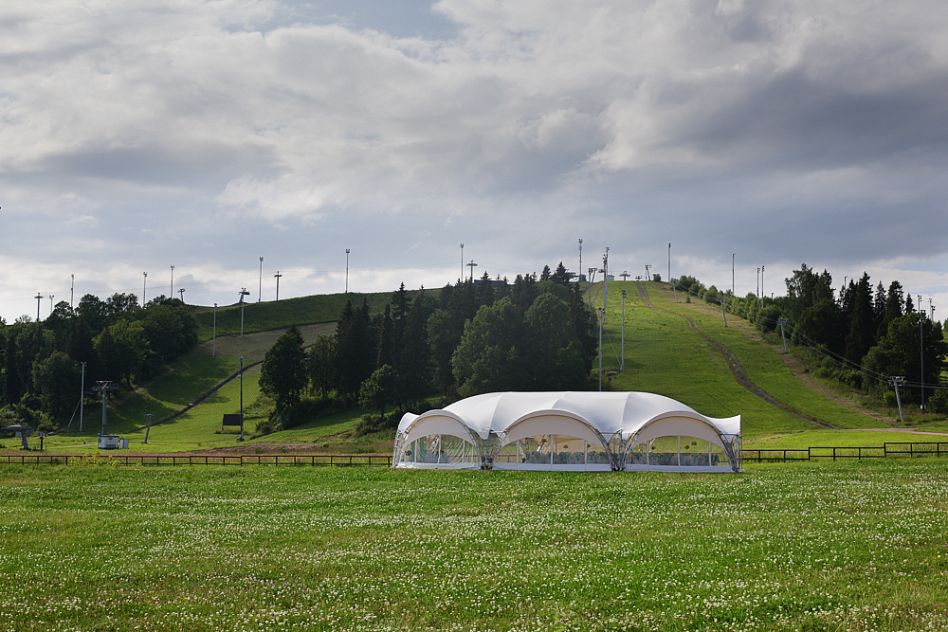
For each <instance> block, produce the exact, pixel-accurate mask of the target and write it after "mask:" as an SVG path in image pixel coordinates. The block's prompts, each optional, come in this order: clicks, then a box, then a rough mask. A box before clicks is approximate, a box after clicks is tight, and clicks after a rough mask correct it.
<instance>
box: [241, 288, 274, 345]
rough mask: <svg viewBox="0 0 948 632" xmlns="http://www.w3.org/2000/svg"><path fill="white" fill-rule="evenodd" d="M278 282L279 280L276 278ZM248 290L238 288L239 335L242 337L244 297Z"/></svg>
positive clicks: (248, 293)
mask: <svg viewBox="0 0 948 632" xmlns="http://www.w3.org/2000/svg"><path fill="white" fill-rule="evenodd" d="M277 283H279V280H277ZM249 295H250V292H248V291H247V288H245V287H242V288H240V337H241V338H243V337H244V297H245V296H249Z"/></svg>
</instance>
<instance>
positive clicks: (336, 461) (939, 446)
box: [0, 441, 948, 467]
mask: <svg viewBox="0 0 948 632" xmlns="http://www.w3.org/2000/svg"><path fill="white" fill-rule="evenodd" d="M923 456H935V457H941V456H948V442H941V441H940V442H912V443H909V442H904V443H884V444H883V445H881V446H862V447H816V448H798V449H787V450H774V449H767V450H742V451H741V457H742V458H743V460H744V461H745V462H752V463H774V462H782V463H788V462H793V461H822V460H833V461H837V460H843V459H889V458H914V457H923ZM95 462H97V463H98V464H100V465H113V464H114V465H161V466H173V465H309V466H325V467H330V466H341V467H354V466H376V467H383V466H384V467H391V465H392V457H391V456H379V455H368V454H308V455H293V454H241V455H216V456H210V455H182V456H175V455H160V456H159V455H146V454H139V455H122V454H117V453H105V454H103V453H101V452H100V453H99V454H98V455H90V454H87V455H66V454H36V453H30V452H23V453H22V454H0V464H4V463H8V464H17V465H39V464H49V465H69V464H74V465H75V464H82V463H95Z"/></svg>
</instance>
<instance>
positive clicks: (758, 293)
mask: <svg viewBox="0 0 948 632" xmlns="http://www.w3.org/2000/svg"><path fill="white" fill-rule="evenodd" d="M843 285H846V283H845V282H843ZM757 302H758V303H760V266H757Z"/></svg>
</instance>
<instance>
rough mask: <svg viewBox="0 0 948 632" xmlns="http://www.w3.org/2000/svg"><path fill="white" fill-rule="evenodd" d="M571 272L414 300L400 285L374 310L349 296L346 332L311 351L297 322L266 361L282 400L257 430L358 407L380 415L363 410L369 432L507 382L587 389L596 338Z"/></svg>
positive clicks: (267, 383) (514, 386) (508, 386)
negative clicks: (410, 413)
mask: <svg viewBox="0 0 948 632" xmlns="http://www.w3.org/2000/svg"><path fill="white" fill-rule="evenodd" d="M569 279H570V277H569V274H568V273H567V272H566V269H565V267H564V266H563V264H562V263H560V264H559V266H558V267H557V269H556V271H555V272H554V271H551V270H550V269H549V267H548V266H547V267H545V268H544V270H543V273H542V274H541V275H540V276H539V277H537V276H536V275H518V276H517V277H516V279H515V280H514V282H513V283H508V282H507V281H506V280H492V279H490V278H489V277H488V275H487V274H486V273H485V274H484V276H482V277H481V278H480V279H477V280H470V279H469V280H467V281H463V282H462V281H459V282H457V283H455V284H454V285H447V286H445V287H444V288H442V289H441V290H440V291H438V292H431V291H426V290H422V291H420V292H418V293H416V294H415V296H414V298H413V299H412V300H409V299H408V292H407V291H406V290H405V287H404V284H402V286H401V287H400V288H399V289H398V291H396V292H395V293H393V294H392V298H391V301H390V303H388V304H387V305H386V306H385V308H384V310H383V311H382V312H381V313H380V314H377V315H375V316H370V314H369V308H368V305H367V304H366V303H364V302H363V304H362V305H353V304H352V302H347V303H346V305H345V307H344V308H343V310H342V313H341V314H340V316H339V320H338V328H337V331H336V334H335V335H334V336H320V337H319V338H317V340H316V341H315V342H314V343H313V344H312V345H311V346H310V348H309V350H308V351H307V350H304V342H303V339H302V337H301V336H300V334H299V332H298V331H297V330H296V329H295V328H291V329H290V331H289V332H287V333H286V334H285V335H284V336H283V337H281V338H280V339H279V340H278V341H277V343H276V344H275V345H274V346H273V348H272V349H270V351H269V352H268V353H267V356H266V359H265V360H264V363H263V367H262V373H261V379H260V384H261V389H262V390H263V391H264V392H265V393H267V394H268V395H270V396H271V397H272V398H273V400H274V402H275V404H276V406H275V410H274V413H273V415H271V419H270V423H269V424H263V425H262V426H258V431H259V432H263V433H266V432H271V431H275V430H279V429H281V428H283V429H285V428H290V427H293V426H296V425H298V424H300V423H303V422H304V421H306V420H308V419H311V418H312V417H313V416H316V415H318V414H321V413H323V412H326V411H331V410H338V409H339V408H344V407H348V406H351V405H354V404H359V405H361V406H363V407H365V408H367V409H371V410H375V411H377V414H370V415H366V416H365V417H364V418H363V424H362V425H361V426H360V432H362V433H368V432H373V431H377V430H382V429H385V428H389V427H394V426H395V425H396V424H397V423H398V418H399V417H400V414H401V412H403V411H405V410H408V409H409V408H410V409H411V410H413V411H415V412H421V411H423V410H425V409H427V408H430V407H431V406H432V405H433V404H432V403H430V402H428V401H427V400H428V398H429V397H431V396H438V395H439V394H440V397H441V398H442V402H441V403H444V402H445V401H447V402H450V401H454V400H456V399H458V398H460V397H469V396H471V395H476V394H478V393H484V392H491V391H497V390H583V389H586V388H589V387H590V385H591V383H590V382H589V375H590V370H591V368H592V361H593V358H594V357H595V354H596V349H597V342H596V338H594V337H593V336H592V335H590V330H591V329H592V327H593V325H592V315H591V313H590V311H589V310H588V309H587V307H586V305H585V303H584V301H583V298H582V295H581V294H580V289H579V284H577V283H570V282H569ZM386 410H389V411H390V414H389V415H387V416H386V414H385V413H386Z"/></svg>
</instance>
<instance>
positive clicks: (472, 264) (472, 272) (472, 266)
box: [467, 259, 477, 283]
mask: <svg viewBox="0 0 948 632" xmlns="http://www.w3.org/2000/svg"><path fill="white" fill-rule="evenodd" d="M467 267H469V268H470V269H471V283H473V282H474V268H476V267H477V264H476V263H474V260H473V259H471V262H470V263H469V264H467Z"/></svg>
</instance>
